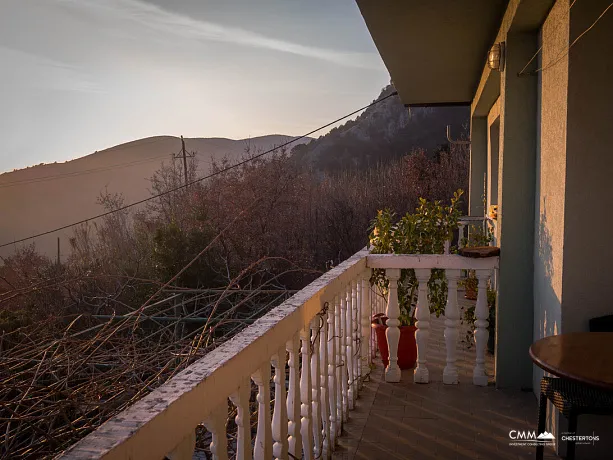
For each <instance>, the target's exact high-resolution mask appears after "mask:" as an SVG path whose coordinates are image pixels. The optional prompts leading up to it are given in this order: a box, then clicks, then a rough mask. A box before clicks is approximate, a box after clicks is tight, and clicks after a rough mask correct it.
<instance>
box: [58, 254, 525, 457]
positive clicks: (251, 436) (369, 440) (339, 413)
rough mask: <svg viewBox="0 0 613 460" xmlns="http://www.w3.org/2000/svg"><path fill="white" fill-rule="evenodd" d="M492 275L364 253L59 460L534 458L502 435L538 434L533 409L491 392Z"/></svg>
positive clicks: (489, 268)
mask: <svg viewBox="0 0 613 460" xmlns="http://www.w3.org/2000/svg"><path fill="white" fill-rule="evenodd" d="M497 266H498V258H497V257H493V258H487V259H469V258H464V257H461V256H458V255H450V254H440V255H370V254H369V253H368V252H367V251H366V250H363V251H360V252H358V253H356V254H355V255H354V256H352V257H351V258H349V259H348V260H346V261H345V262H343V263H342V264H340V265H339V266H337V267H335V268H333V269H332V270H330V271H329V272H327V273H325V274H324V275H323V276H321V277H320V278H318V279H317V280H315V281H314V282H312V283H311V284H310V285H308V286H307V287H305V288H304V289H302V290H301V291H299V292H298V293H297V294H295V295H294V296H292V297H291V298H290V299H288V300H287V301H285V302H283V303H282V304H281V305H279V306H278V307H276V308H275V309H274V310H272V311H271V312H269V313H268V314H266V315H265V316H263V317H262V318H260V319H259V320H258V321H256V322H255V323H254V324H253V325H251V326H250V327H248V328H246V329H245V330H243V331H242V332H240V333H239V334H237V335H236V336H235V337H234V338H232V339H231V340H230V341H228V342H226V343H224V344H222V345H220V346H219V347H218V348H216V349H215V350H213V351H212V352H211V353H209V354H208V355H206V356H205V357H203V358H202V359H200V360H199V361H197V362H196V363H194V364H193V365H191V366H190V367H189V368H187V369H185V370H184V371H183V372H181V373H180V374H178V375H177V376H176V377H174V378H172V379H171V380H170V381H168V382H167V383H166V384H164V385H162V386H161V387H159V388H157V389H156V390H154V391H153V392H151V393H150V394H149V395H147V396H145V397H144V398H142V399H141V400H140V401H138V402H137V403H135V404H134V405H133V406H131V407H130V408H128V409H127V410H125V411H124V412H122V413H120V414H119V415H118V416H116V417H114V418H112V419H111V420H109V421H108V422H106V423H105V424H104V425H102V426H101V427H100V428H99V429H98V430H96V431H95V432H93V433H91V434H90V435H88V436H87V437H85V438H84V439H82V440H81V441H80V442H78V443H76V444H75V445H74V446H72V447H71V448H70V449H68V450H67V451H66V452H64V453H63V454H62V455H61V456H60V458H62V459H83V458H105V459H128V458H136V459H149V458H151V459H153V458H168V459H172V460H183V459H191V458H211V457H212V458H214V459H220V460H223V459H227V458H236V459H248V458H255V459H258V460H264V459H270V458H273V457H274V458H279V459H285V458H304V459H319V458H365V459H366V458H369V459H373V458H374V459H377V458H456V457H459V458H477V457H479V456H481V458H518V457H520V458H522V457H523V456H525V457H526V458H530V457H531V456H533V455H534V452H533V450H531V449H530V448H528V447H517V446H509V442H510V441H511V440H510V439H509V431H510V430H513V429H515V430H528V429H529V430H534V429H535V428H536V420H535V417H536V404H535V402H536V401H535V398H534V396H533V395H532V393H520V392H504V391H500V390H496V389H495V388H494V387H493V386H491V385H489V384H490V383H491V382H492V369H493V366H492V361H493V360H492V358H491V357H489V356H488V355H487V353H486V342H487V337H488V333H487V326H488V324H487V319H488V309H487V303H486V302H487V300H486V289H485V286H486V283H487V281H488V279H489V278H490V276H491V275H492V273H493V272H494V271H495V269H496V268H497ZM372 268H380V269H385V270H386V276H387V277H388V278H389V279H390V280H391V281H392V282H391V283H390V293H389V301H388V302H387V304H385V302H384V301H383V299H382V298H381V297H380V296H378V295H377V294H376V293H375V291H374V290H373V289H371V286H370V282H369V278H370V273H371V269H372ZM402 268H414V269H415V270H416V276H417V279H418V280H419V281H420V289H419V294H418V305H417V309H416V317H417V320H418V322H417V332H416V340H417V343H418V356H417V365H416V367H415V369H414V370H411V371H402V372H401V371H400V369H399V368H398V366H397V364H396V352H397V343H398V339H397V337H398V334H399V332H398V328H397V326H398V320H397V318H398V314H399V309H398V299H397V293H396V288H395V283H394V280H397V279H398V278H399V276H400V269H402ZM434 268H438V269H445V270H446V275H447V279H448V301H447V305H446V308H445V315H444V317H443V316H441V317H440V318H436V317H434V316H431V315H430V312H429V306H428V295H427V288H426V282H427V280H428V279H429V277H430V270H431V269H434ZM465 269H471V270H475V272H476V276H477V278H478V281H479V287H480V288H481V289H480V290H479V295H478V299H477V301H476V308H475V316H476V321H475V328H476V330H475V334H474V337H475V344H474V346H473V347H471V348H470V349H467V348H466V344H464V343H462V341H461V340H460V339H461V337H462V336H463V335H464V334H465V332H466V329H465V326H462V325H461V324H460V315H461V309H462V308H463V307H465V306H466V301H464V300H462V301H461V302H458V297H459V296H458V287H457V282H458V279H459V277H460V271H461V270H465ZM382 309H385V310H386V313H387V316H388V317H389V320H388V326H389V327H388V331H387V336H388V340H389V342H390V347H389V348H390V350H389V352H390V365H389V366H388V367H387V369H383V368H382V364H381V362H380V361H379V360H378V359H377V358H376V357H373V356H374V355H375V351H376V350H375V347H374V344H373V341H372V340H371V325H370V317H371V314H372V313H373V312H377V311H381V310H382ZM197 441H198V442H197ZM203 443H204V444H209V443H210V454H211V457H209V456H208V455H209V454H208V452H207V453H206V454H205V452H203V450H202V445H203ZM197 446H198V447H197Z"/></svg>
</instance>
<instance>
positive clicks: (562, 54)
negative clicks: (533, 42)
mask: <svg viewBox="0 0 613 460" xmlns="http://www.w3.org/2000/svg"><path fill="white" fill-rule="evenodd" d="M575 3H577V0H573V2H572V3H571V4H570V6H569V7H568V9H569V10H570V9H571V8H572V7H573V6H574V5H575ZM611 7H613V3H611V4H609V6H607V7H606V8H605V9H604V11H603V12H602V13H600V16H598V17H597V18H596V20H594V22H592V24H591V25H590V26H589V27H588V28H587V29H585V30H584V31H583V32H581V33H580V34H579V35H578V36H577V38H575V39H574V40H573V41H572V42H571V43H570V44H569V45H568V46H567V47H566V48H564V49H563V50H562V51H561V52H560V53H559V54H558V55H557V56H556V57H555V58H553V59H551V61H550V62H548V63H547V64H546V65H543V66H542V67H540V68H538V69H536V70H532V71H530V72H526V69H527V68H528V66H529V65H530V64H531V63H532V61H534V59H535V58H536V57H537V56H538V55H539V53H540V52H541V51H543V44H541V46H539V49H537V50H536V53H534V55H533V56H532V57H531V58H530V60H529V61H528V62H527V63H526V65H525V66H524V67H523V68H522V69H521V70H520V71H519V72H518V74H517V76H519V77H521V76H531V75H536V74H538V73H539V72H543V71H544V70H547V69H549V68H550V67H553V66H554V65H556V64H557V63H558V62H560V61H561V60H562V59H564V58H565V57H566V56H568V54H569V53H570V50H571V48H572V47H573V46H575V45H576V44H577V42H578V41H579V40H581V39H582V38H583V36H584V35H585V34H587V33H588V32H589V31H590V30H592V29H593V28H594V26H596V24H598V21H600V20H601V19H602V18H603V16H604V15H605V14H607V12H608V11H609V10H610V9H611Z"/></svg>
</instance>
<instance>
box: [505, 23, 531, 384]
mask: <svg viewBox="0 0 613 460" xmlns="http://www.w3.org/2000/svg"><path fill="white" fill-rule="evenodd" d="M536 49H537V34H536V33H520V32H515V33H510V34H508V35H507V39H506V50H507V51H506V67H505V71H504V72H503V74H502V78H501V98H500V100H501V107H500V112H501V115H500V139H501V143H500V152H499V154H500V158H499V173H498V228H499V235H500V241H499V244H500V247H501V248H502V253H501V258H500V272H499V278H498V289H499V290H498V304H497V306H496V334H497V336H496V385H497V386H498V387H500V388H522V387H525V388H531V387H532V364H531V361H530V358H529V357H528V349H529V347H530V344H531V343H532V325H533V309H534V299H533V272H534V264H533V252H534V200H535V195H534V193H535V168H536V119H537V114H536V107H537V79H536V78H525V77H518V76H517V73H518V72H519V71H520V70H521V68H522V67H523V66H524V65H525V63H526V62H528V60H529V59H530V58H531V57H532V55H533V54H534V52H535V51H536Z"/></svg>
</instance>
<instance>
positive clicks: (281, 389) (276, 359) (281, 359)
mask: <svg viewBox="0 0 613 460" xmlns="http://www.w3.org/2000/svg"><path fill="white" fill-rule="evenodd" d="M271 363H272V365H273V367H274V368H275V376H274V383H275V405H274V409H273V414H272V437H273V439H274V441H275V442H274V444H273V446H272V452H273V455H274V457H275V459H277V460H283V459H286V458H287V457H288V455H287V452H288V451H289V445H288V438H287V430H288V420H287V399H286V396H285V347H283V348H281V349H279V351H277V353H275V354H274V355H273V356H272V359H271Z"/></svg>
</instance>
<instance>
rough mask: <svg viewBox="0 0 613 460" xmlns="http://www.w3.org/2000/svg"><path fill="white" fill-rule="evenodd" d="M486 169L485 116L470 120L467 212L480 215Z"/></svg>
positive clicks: (481, 213) (471, 214) (481, 212)
mask: <svg viewBox="0 0 613 460" xmlns="http://www.w3.org/2000/svg"><path fill="white" fill-rule="evenodd" d="M486 171H487V117H475V116H473V117H472V118H471V120H470V179H469V182H468V184H469V185H468V187H469V190H468V214H469V215H470V216H482V215H483V213H484V212H485V210H484V209H483V179H484V174H485V173H486Z"/></svg>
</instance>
